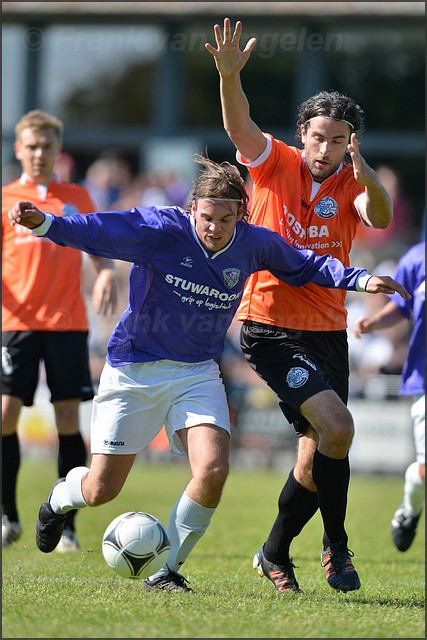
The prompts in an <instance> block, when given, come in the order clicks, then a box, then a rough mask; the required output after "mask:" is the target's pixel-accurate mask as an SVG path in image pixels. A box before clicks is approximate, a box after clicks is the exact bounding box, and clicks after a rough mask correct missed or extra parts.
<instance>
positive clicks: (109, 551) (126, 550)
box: [102, 511, 170, 578]
mask: <svg viewBox="0 0 427 640" xmlns="http://www.w3.org/2000/svg"><path fill="white" fill-rule="evenodd" d="M169 551H170V543H169V538H168V534H167V532H166V529H165V527H164V526H163V524H162V523H161V522H160V520H158V519H157V518H156V517H155V516H152V515H151V514H149V513H145V512H144V511H128V512H126V513H122V514H121V515H120V516H117V518H114V520H113V521H112V522H110V524H109V525H108V527H107V528H106V530H105V533H104V536H103V538H102V555H103V556H104V559H105V561H106V563H107V564H108V566H109V567H111V568H112V569H114V571H116V573H118V574H119V575H120V576H122V577H123V578H148V576H151V575H153V574H154V573H156V572H157V571H158V570H159V569H161V567H163V565H164V564H165V562H166V561H167V559H168V555H169Z"/></svg>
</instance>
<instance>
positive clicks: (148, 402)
mask: <svg viewBox="0 0 427 640" xmlns="http://www.w3.org/2000/svg"><path fill="white" fill-rule="evenodd" d="M199 424H212V425H216V426H217V427H222V428H223V429H225V430H226V431H227V432H228V433H230V417H229V412H228V404H227V397H226V394H225V389H224V385H223V383H222V379H221V376H220V373H219V368H218V365H217V363H216V362H215V361H213V360H208V361H206V362H196V363H187V362H174V361H172V360H160V361H156V362H141V363H137V364H131V365H126V366H123V367H111V366H110V365H109V364H108V363H106V364H105V365H104V369H103V371H102V374H101V378H100V382H99V389H98V393H97V395H96V396H95V397H94V399H93V408H92V420H91V452H92V453H110V454H129V453H139V452H140V451H142V449H144V448H145V447H146V446H147V445H148V444H150V442H151V441H152V440H153V439H154V438H155V437H156V435H157V434H158V433H159V431H160V430H161V428H162V426H164V427H165V429H166V433H167V436H168V439H169V445H170V448H171V451H172V453H174V454H175V455H186V451H185V449H184V446H183V444H182V441H181V439H180V438H179V437H178V436H177V434H176V431H177V430H179V429H187V428H188V427H194V426H196V425H199Z"/></svg>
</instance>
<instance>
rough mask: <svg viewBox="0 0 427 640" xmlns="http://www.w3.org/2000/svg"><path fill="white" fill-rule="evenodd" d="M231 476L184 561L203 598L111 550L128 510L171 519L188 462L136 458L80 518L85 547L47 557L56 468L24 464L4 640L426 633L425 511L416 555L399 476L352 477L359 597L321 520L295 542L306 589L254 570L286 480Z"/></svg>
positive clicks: (259, 474) (8, 554) (255, 474)
mask: <svg viewBox="0 0 427 640" xmlns="http://www.w3.org/2000/svg"><path fill="white" fill-rule="evenodd" d="M287 472H288V470H286V472H285V473H284V474H280V473H279V472H277V471H263V470H259V469H257V470H253V471H249V470H239V469H236V468H234V469H232V471H231V474H230V477H229V479H228V481H227V484H226V487H225V490H224V494H223V498H222V502H221V504H220V506H219V508H218V511H217V512H216V514H215V515H214V518H213V520H212V524H211V526H210V528H209V530H208V532H207V533H206V535H205V536H204V537H203V538H202V539H201V540H200V542H199V543H198V545H197V546H196V547H195V549H194V551H193V553H192V554H191V556H190V557H189V559H188V560H187V562H186V563H185V565H184V566H183V569H182V572H183V573H184V575H185V576H186V577H187V578H188V579H189V580H190V584H191V587H192V588H193V589H194V590H195V591H196V593H195V594H170V593H152V592H150V593H146V592H144V590H143V583H142V581H139V580H126V579H124V578H120V577H119V576H117V575H116V574H115V573H114V572H113V571H112V570H111V569H109V567H107V565H106V564H105V562H104V560H103V557H102V553H101V547H100V541H101V538H102V534H103V532H104V530H105V528H106V526H107V524H108V523H109V522H110V521H111V520H112V519H113V518H114V517H115V516H117V515H118V514H119V513H122V512H125V511H131V510H141V511H148V512H151V513H153V514H155V515H156V516H157V517H159V518H160V519H161V520H162V521H163V522H164V523H165V524H167V520H168V513H169V510H170V508H171V507H172V505H173V504H174V502H175V500H176V498H177V497H178V495H179V494H180V493H181V490H182V489H183V487H184V486H185V482H186V479H187V477H188V472H187V468H186V465H185V464H182V463H181V462H177V463H176V464H175V463H173V464H167V463H165V464H153V463H137V464H136V465H135V466H134V468H133V470H132V472H131V474H130V476H129V479H128V482H127V484H126V485H125V488H124V490H123V491H122V493H121V494H120V496H119V497H118V498H116V500H114V501H113V502H111V503H109V504H107V505H104V506H102V507H98V508H96V509H85V510H83V511H81V512H80V513H79V515H78V520H77V522H78V528H79V537H80V541H81V544H82V549H81V551H80V552H78V553H75V554H67V555H61V554H59V553H55V552H54V553H51V554H42V553H40V552H39V551H38V550H37V548H36V545H35V542H34V525H35V521H36V517H37V512H38V508H39V506H40V503H41V502H43V501H44V500H45V499H46V496H47V493H48V492H49V489H50V486H51V484H52V482H53V481H54V480H55V468H54V461H53V460H51V459H45V460H39V461H35V460H33V459H25V460H24V461H23V465H22V467H21V472H20V477H19V486H18V497H19V505H20V508H21V518H22V521H23V525H24V535H23V537H22V538H21V540H19V541H18V542H17V543H16V544H15V545H14V546H13V547H11V548H9V549H6V550H4V552H3V603H2V605H3V606H2V613H3V633H2V637H3V638H424V637H425V621H424V605H425V551H424V542H425V534H424V516H423V517H422V520H421V521H420V526H419V532H418V534H417V537H416V539H415V541H414V543H413V545H412V547H411V548H410V549H409V550H408V551H407V552H406V553H399V552H398V551H396V550H395V548H394V546H393V544H392V542H391V538H390V532H389V526H390V519H391V515H392V513H393V511H394V509H395V507H396V506H397V505H398V504H399V501H400V497H401V491H402V478H400V477H380V476H375V477H370V476H356V475H354V476H353V477H352V481H351V487H350V496H349V508H348V517H347V529H348V532H349V536H350V540H349V546H350V548H352V549H353V550H354V551H355V558H354V563H355V566H356V568H357V570H358V572H359V575H360V578H361V581H362V588H361V589H360V591H357V592H353V593H348V594H342V593H336V592H335V591H333V589H331V588H330V587H329V586H328V585H327V583H326V581H325V579H324V577H323V569H322V567H321V566H320V558H319V556H320V550H321V549H320V543H321V535H322V525H321V519H320V516H319V514H316V516H315V517H314V518H313V519H312V521H311V522H310V523H309V524H308V525H307V527H306V528H305V529H304V531H303V533H302V534H301V536H300V537H299V538H298V540H297V541H296V542H294V545H293V547H292V553H293V559H294V563H295V564H296V565H297V567H298V569H296V575H297V578H298V581H299V583H300V586H301V588H302V589H303V591H304V593H302V594H300V595H296V594H286V595H280V596H279V595H278V594H277V593H276V591H275V590H274V588H273V586H272V584H271V583H270V582H269V581H267V579H265V578H264V579H260V578H259V577H258V576H257V574H256V572H255V571H253V569H252V557H253V554H254V552H255V551H256V550H257V549H258V547H259V546H260V544H261V543H262V542H263V541H264V539H265V536H266V535H267V533H268V530H269V528H270V525H271V523H272V521H273V518H274V517H275V514H276V500H277V495H278V491H279V489H280V488H281V486H282V482H283V478H284V477H285V475H287Z"/></svg>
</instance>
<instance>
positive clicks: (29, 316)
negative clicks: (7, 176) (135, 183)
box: [2, 176, 96, 331]
mask: <svg viewBox="0 0 427 640" xmlns="http://www.w3.org/2000/svg"><path fill="white" fill-rule="evenodd" d="M2 200H3V202H2V236H3V239H2V330H3V331H87V330H88V320H87V315H86V307H85V302H84V298H83V293H82V254H81V252H80V251H77V250H76V249H71V248H69V247H61V246H58V245H56V244H54V243H53V242H51V241H50V240H48V239H47V238H38V237H36V236H35V235H33V233H32V232H31V230H30V229H27V228H26V227H22V226H20V225H15V226H14V227H12V226H11V225H10V224H9V220H8V215H7V214H8V211H9V209H10V208H11V207H12V206H13V205H14V204H15V203H16V202H18V201H20V200H27V201H30V202H33V203H34V204H35V205H36V206H37V207H38V208H39V209H41V210H42V211H49V212H51V213H53V214H54V215H57V216H64V215H73V214H76V213H90V212H92V211H96V207H95V205H94V204H93V202H92V199H91V197H90V195H89V192H88V191H87V189H85V188H84V187H81V186H79V185H76V184H70V183H68V182H61V181H57V180H55V179H54V180H52V181H51V182H50V184H49V185H48V187H47V188H44V187H39V186H38V185H37V184H35V183H34V182H31V181H29V180H28V179H26V178H25V176H22V177H21V178H20V179H19V180H16V181H15V182H12V183H11V184H8V185H6V186H5V187H3V188H2Z"/></svg>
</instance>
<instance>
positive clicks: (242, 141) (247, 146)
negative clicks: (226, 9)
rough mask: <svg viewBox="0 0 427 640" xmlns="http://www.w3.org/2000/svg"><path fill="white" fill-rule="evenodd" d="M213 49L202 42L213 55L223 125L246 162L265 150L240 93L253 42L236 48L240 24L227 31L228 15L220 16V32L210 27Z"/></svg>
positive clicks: (243, 96) (244, 99)
mask: <svg viewBox="0 0 427 640" xmlns="http://www.w3.org/2000/svg"><path fill="white" fill-rule="evenodd" d="M214 35H215V42H216V45H217V49H215V48H214V47H213V46H212V45H211V44H209V43H206V44H205V48H206V50H207V51H209V53H210V54H211V55H212V56H213V58H214V60H215V64H216V68H217V69H218V73H219V76H220V96H221V108H222V119H223V123H224V128H225V130H226V132H227V134H228V136H229V138H230V140H231V141H232V142H233V144H234V145H235V147H236V148H237V149H238V150H239V151H240V153H241V154H242V156H243V157H244V158H245V159H246V160H248V161H249V162H251V161H253V160H255V159H256V158H257V157H258V156H259V155H261V153H262V152H263V151H264V149H265V145H266V139H265V137H264V135H263V133H262V131H261V130H260V129H259V127H258V126H257V125H256V124H255V123H254V122H253V120H252V119H251V117H250V114H249V102H248V100H247V98H246V95H245V94H244V92H243V89H242V84H241V81H240V71H241V70H242V69H243V67H244V66H245V64H246V62H247V61H248V59H249V56H250V55H251V52H252V50H253V48H254V47H255V44H256V38H251V39H250V40H249V41H248V42H247V44H246V47H245V48H244V49H243V50H240V38H241V35H242V23H241V22H240V20H238V21H237V22H236V26H235V29H234V33H233V34H231V23H230V19H229V18H224V32H223V34H222V33H221V28H220V26H219V25H218V24H216V25H215V26H214Z"/></svg>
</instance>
